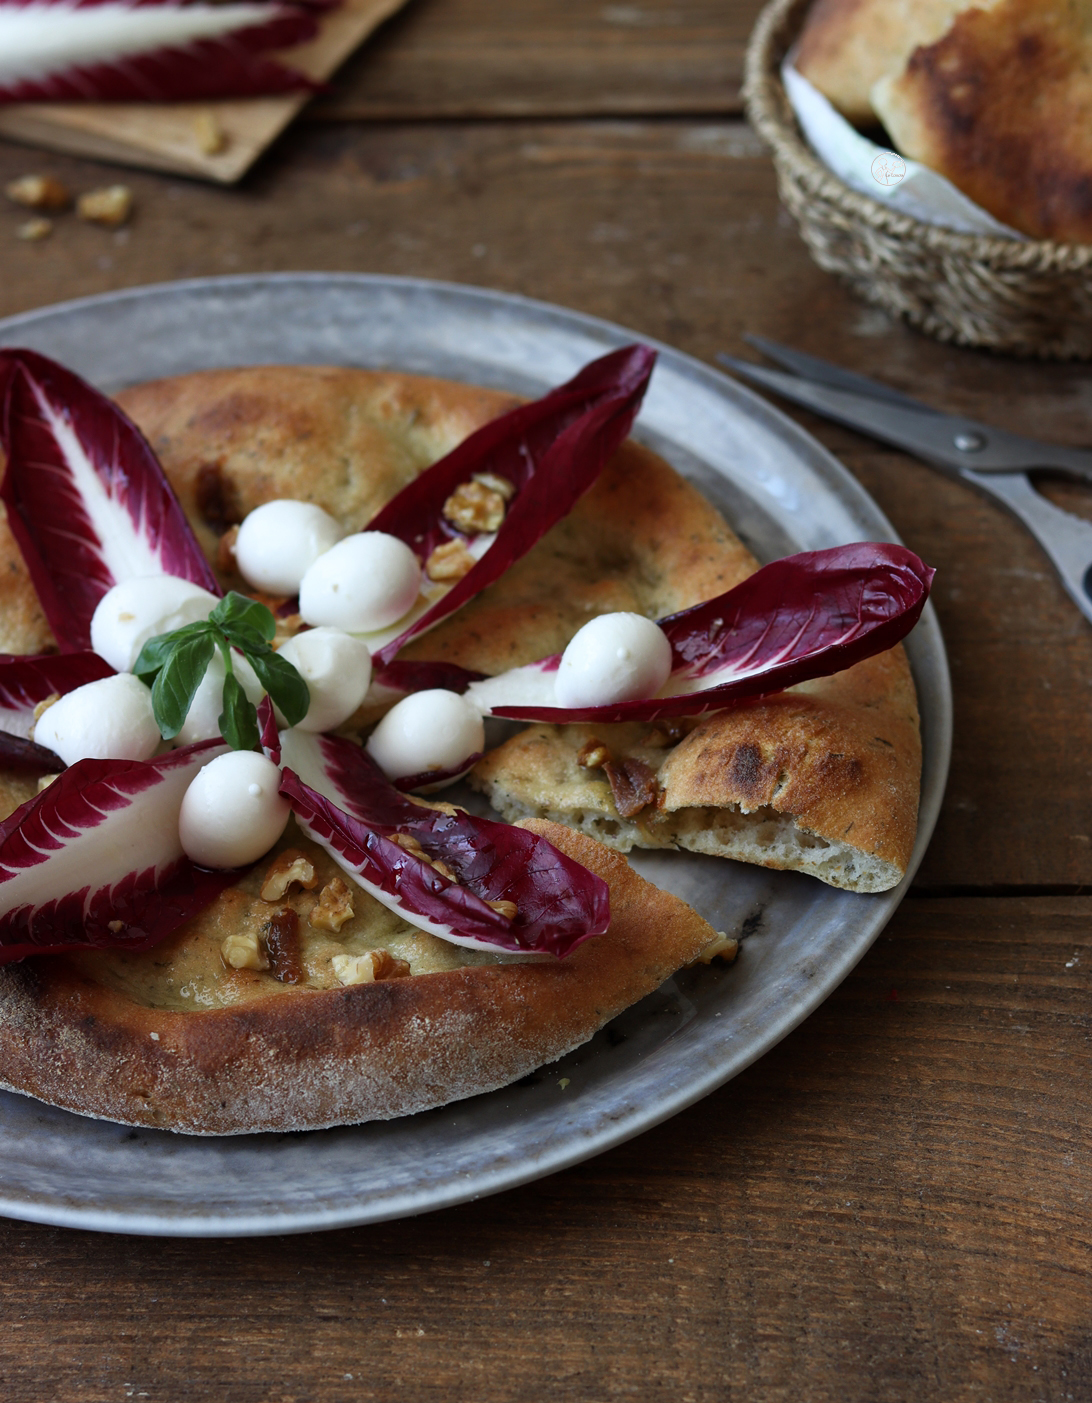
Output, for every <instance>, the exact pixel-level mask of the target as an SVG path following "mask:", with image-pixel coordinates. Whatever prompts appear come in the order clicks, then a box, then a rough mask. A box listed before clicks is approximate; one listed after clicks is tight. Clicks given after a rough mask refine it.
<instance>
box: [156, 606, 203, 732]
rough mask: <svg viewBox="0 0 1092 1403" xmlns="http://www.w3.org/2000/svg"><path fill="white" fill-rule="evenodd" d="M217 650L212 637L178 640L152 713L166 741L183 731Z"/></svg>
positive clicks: (162, 674) (158, 677) (164, 667)
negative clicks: (197, 692) (198, 690)
mask: <svg viewBox="0 0 1092 1403" xmlns="http://www.w3.org/2000/svg"><path fill="white" fill-rule="evenodd" d="M179 632H181V630H179ZM215 646H216V645H215V644H214V643H213V641H212V636H211V634H209V633H200V634H191V635H190V636H189V637H188V638H182V639H178V638H177V636H175V646H174V647H173V649H172V650H171V653H170V655H169V657H168V658H167V659H166V661H165V662H164V663H163V665H162V667H161V668H160V670H159V672H158V674H157V675H156V679H155V683H154V685H153V687H152V712H153V714H154V716H155V719H156V722H157V724H158V726H159V734H160V735H161V736H162V737H163V739H164V740H172V739H173V738H174V737H175V736H176V735H177V734H178V733H179V731H180V730H181V729H182V726H183V723H184V722H185V720H186V717H187V715H188V714H189V709H190V707H191V706H192V705H193V698H194V694H195V693H196V691H197V689H198V687H200V685H201V682H202V680H203V679H204V676H205V673H206V672H207V671H208V666H209V663H210V662H211V661H212V654H213V651H214V649H215Z"/></svg>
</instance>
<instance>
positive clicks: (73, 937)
mask: <svg viewBox="0 0 1092 1403" xmlns="http://www.w3.org/2000/svg"><path fill="white" fill-rule="evenodd" d="M226 749H227V747H226V746H224V745H223V744H222V743H218V742H216V741H204V742H202V743H201V744H200V745H193V746H187V747H186V748H185V749H182V750H176V751H173V752H172V753H171V754H170V755H164V756H162V757H160V758H159V759H157V760H147V761H142V760H80V761H77V763H76V764H75V765H72V766H70V767H69V768H68V769H67V770H65V771H64V773H63V774H61V775H59V776H58V777H57V778H56V779H55V780H54V781H53V783H52V784H50V785H49V786H48V788H46V789H45V790H43V791H42V793H41V794H39V795H36V796H35V798H33V799H30V800H28V802H27V803H25V804H23V805H22V807H21V808H18V809H16V811H15V812H14V813H13V814H12V815H11V817H10V818H8V819H5V821H4V822H3V823H2V824H0V964H6V963H9V962H10V961H12V960H21V959H23V958H24V956H26V955H46V954H59V953H60V952H62V951H64V950H79V949H88V948H90V949H117V950H144V949H147V948H148V947H149V946H151V945H155V944H157V943H158V942H159V941H160V940H163V939H164V938H165V937H166V936H168V935H170V934H171V932H172V931H174V930H177V928H178V927H179V926H180V925H182V924H183V923H184V922H186V921H188V920H190V919H191V917H193V916H195V915H196V914H197V913H198V912H199V911H201V910H202V909H203V908H204V907H205V906H207V905H208V904H209V902H210V901H212V900H213V899H214V898H215V897H216V896H218V895H219V893H220V892H221V891H223V890H224V888H225V887H227V886H230V885H231V883H232V882H234V881H236V880H237V879H238V875H239V874H238V873H237V872H208V871H206V870H204V869H203V868H199V867H195V866H194V865H193V863H191V862H190V861H189V859H188V858H187V857H186V856H185V854H184V853H183V851H182V845H181V843H180V842H179V838H178V813H179V809H180V808H181V805H182V797H183V795H184V794H185V792H186V789H187V787H188V786H189V783H190V781H191V780H192V779H193V777H194V775H195V774H196V773H197V772H198V770H199V769H200V768H201V767H202V765H205V764H207V763H208V761H209V760H212V759H214V758H215V757H216V756H217V755H220V754H223V753H224V751H225V750H226Z"/></svg>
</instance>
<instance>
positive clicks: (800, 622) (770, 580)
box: [467, 542, 936, 723]
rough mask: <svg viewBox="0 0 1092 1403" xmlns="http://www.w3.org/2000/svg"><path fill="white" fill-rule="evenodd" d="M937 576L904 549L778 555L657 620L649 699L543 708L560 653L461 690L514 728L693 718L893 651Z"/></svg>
mask: <svg viewBox="0 0 1092 1403" xmlns="http://www.w3.org/2000/svg"><path fill="white" fill-rule="evenodd" d="M935 573H936V572H935V571H934V570H933V569H931V568H930V567H929V566H928V565H925V564H923V562H922V561H921V560H919V559H918V557H917V556H916V555H915V554H914V553H913V551H909V550H906V549H905V547H903V546H895V545H889V544H884V543H875V542H866V543H862V544H856V545H849V546H836V547H835V548H834V549H833V550H823V551H808V552H805V553H804V554H802V555H790V556H786V557H785V559H784V560H775V561H774V562H773V563H772V564H770V565H766V566H764V567H763V568H762V569H761V570H758V571H756V572H755V574H753V575H751V576H750V577H749V578H748V579H746V580H744V581H743V583H742V584H739V585H737V586H736V587H735V589H732V590H729V591H728V592H727V594H722V595H719V596H718V597H717V598H716V599H710V600H707V601H706V602H705V603H704V604H697V605H695V606H694V607H693V608H692V609H684V610H683V611H682V613H679V614H672V615H671V616H670V617H669V618H666V619H661V620H660V627H661V628H662V629H663V631H664V633H666V634H667V637H668V640H669V641H670V643H671V651H672V661H673V668H672V672H671V676H670V677H669V678H668V681H667V683H666V685H665V686H664V687H663V688H661V690H660V694H659V696H656V697H650V698H649V699H647V700H644V701H626V702H615V703H612V704H610V705H608V706H586V707H577V708H564V707H559V706H557V705H556V703H555V701H554V679H555V676H556V674H557V669H558V664H559V663H560V661H561V657H560V654H555V655H554V656H553V657H549V658H543V659H542V660H541V661H539V662H536V663H530V664H528V665H527V666H526V667H519V668H513V669H512V670H511V671H510V672H503V673H501V674H500V675H499V676H497V677H491V678H489V679H488V680H487V681H485V682H475V683H472V684H471V686H470V687H469V688H468V690H467V695H468V696H470V697H472V698H473V699H474V701H475V702H476V703H477V704H478V705H479V706H480V707H481V708H482V710H483V711H484V712H486V714H488V715H492V716H500V717H505V718H507V719H510V720H514V721H555V722H569V721H599V722H603V723H606V722H611V721H655V720H657V719H658V718H659V717H667V716H697V715H700V714H701V713H702V712H704V711H713V710H716V709H718V708H719V707H723V706H728V705H729V704H730V703H731V702H733V701H739V700H741V699H743V698H746V697H756V696H765V695H766V694H768V693H770V692H779V691H782V690H783V689H784V688H786V687H793V686H795V685H796V684H797V683H798V682H807V681H809V680H810V679H811V678H814V677H829V676H830V675H831V674H832V673H835V672H842V671H843V670H844V669H845V668H847V667H852V666H853V664H854V663H857V662H860V661H861V660H862V659H863V658H870V657H872V656H873V655H874V654H876V653H882V652H884V651H885V650H886V649H888V648H893V647H894V645H895V644H896V643H898V642H899V640H900V639H902V638H905V636H906V635H907V634H908V633H909V632H910V630H911V629H912V628H913V627H914V625H915V624H916V623H917V621H918V619H919V617H920V616H921V611H922V609H923V608H924V607H925V601H926V599H928V597H929V587H930V585H931V584H932V580H933V576H934V574H935Z"/></svg>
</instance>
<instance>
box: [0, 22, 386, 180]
mask: <svg viewBox="0 0 1092 1403" xmlns="http://www.w3.org/2000/svg"><path fill="white" fill-rule="evenodd" d="M402 3H403V0H343V3H342V4H341V5H340V6H339V8H338V9H337V10H335V11H334V12H333V13H332V14H329V15H326V16H325V17H324V18H323V20H322V27H321V29H320V30H319V32H318V34H316V36H315V37H314V39H312V40H311V41H310V42H309V43H307V44H299V45H297V46H296V47H295V48H294V49H290V50H285V51H284V53H283V54H279V55H276V57H279V58H284V59H285V61H286V62H287V63H288V64H289V65H290V66H291V67H293V68H295V69H297V70H298V71H299V72H301V73H304V74H306V75H307V77H308V78H311V79H313V80H315V81H325V80H326V79H327V78H329V77H330V75H331V74H332V73H333V72H334V70H335V69H336V68H337V67H338V65H339V64H340V63H341V62H342V61H343V60H344V59H345V58H346V57H347V56H348V55H349V54H351V53H352V52H353V50H354V49H356V48H357V47H358V46H359V45H360V44H362V43H363V41H364V40H365V39H366V38H367V36H368V35H369V34H371V32H372V31H373V30H374V29H375V28H376V26H377V25H379V24H381V23H382V21H383V20H385V19H386V18H387V17H388V16H389V15H391V14H392V13H393V12H394V11H395V10H396V9H397V8H398V7H399V6H400V5H401V4H402ZM309 98H310V94H309V93H307V92H299V93H289V94H287V95H282V96H280V97H261V98H240V99H237V100H236V101H223V102H171V103H156V102H106V103H99V102H71V103H69V102H26V103H14V104H12V105H10V106H4V107H0V136H6V137H9V138H11V139H13V140H15V141H25V142H27V143H28V145H30V146H40V147H43V148H44V149H46V150H47V151H69V152H72V153H74V154H75V155H82V156H94V157H96V158H98V159H100V160H106V161H120V162H122V164H124V165H135V166H142V167H144V168H146V169H148V168H150V169H152V170H163V171H171V172H173V173H177V174H181V175H194V176H201V177H204V178H205V179H206V180H216V181H220V182H221V183H223V184H228V185H230V184H232V183H233V182H234V181H236V180H238V179H239V178H240V176H242V175H243V173H244V172H245V171H248V170H249V169H250V167H251V166H252V165H253V164H254V162H255V161H256V160H257V159H258V157H259V156H260V155H261V153H262V152H263V151H264V150H265V149H266V147H267V146H269V145H270V143H271V142H273V141H275V140H276V138H277V137H278V136H279V135H280V134H281V132H282V131H284V129H285V127H287V126H288V124H289V122H290V121H291V120H292V118H293V117H295V116H296V115H297V113H298V112H299V111H300V109H301V108H302V107H303V106H304V105H305V104H306V103H307V102H308V100H309ZM209 122H211V123H212V124H213V129H214V130H216V131H217V132H218V133H219V134H220V138H221V141H222V146H221V148H220V149H219V150H217V151H209V150H207V149H206V148H205V146H204V145H203V141H202V135H201V132H200V125H201V124H208V123H209Z"/></svg>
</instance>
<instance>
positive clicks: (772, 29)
mask: <svg viewBox="0 0 1092 1403" xmlns="http://www.w3.org/2000/svg"><path fill="white" fill-rule="evenodd" d="M810 3H811V0H770V3H769V4H768V5H766V7H765V8H764V9H763V10H762V12H761V14H760V15H759V17H758V19H757V20H756V22H755V27H754V29H753V30H752V31H751V38H750V42H749V43H748V45H747V56H746V61H745V67H744V83H743V100H744V104H745V106H746V111H747V118H748V120H749V121H750V123H751V125H752V126H753V127H754V129H755V130H756V131H757V132H758V134H759V135H760V136H761V137H762V139H763V140H764V141H765V142H766V144H767V146H769V147H770V148H771V150H772V151H773V154H774V158H775V160H776V161H777V162H778V164H780V165H782V166H784V167H786V168H787V170H788V173H789V174H790V175H791V176H792V177H793V178H794V179H795V180H796V181H797V182H798V183H799V184H800V185H802V186H803V187H804V188H805V189H806V190H807V191H808V193H809V194H812V195H814V196H816V197H817V198H819V199H821V200H826V201H828V202H829V203H830V204H833V205H835V206H836V207H837V208H838V209H840V210H841V211H842V213H843V214H845V215H847V216H849V217H851V218H853V219H857V220H862V221H864V222H865V223H866V224H868V225H871V226H872V227H873V228H874V229H877V230H880V231H882V232H883V233H885V234H889V235H892V236H893V237H895V238H900V239H905V240H908V241H909V242H911V243H916V244H918V245H919V246H922V247H925V248H928V249H929V250H931V251H932V252H935V253H940V254H948V255H952V256H955V257H959V258H961V259H965V260H971V259H973V260H974V261H975V262H978V263H984V264H987V265H989V266H990V267H992V268H997V269H1001V268H1006V269H1017V268H1026V269H1028V270H1035V271H1039V272H1046V271H1050V270H1055V271H1058V272H1080V271H1083V270H1084V269H1085V268H1088V267H1090V266H1092V244H1060V243H1055V242H1054V241H1052V240H1048V239H1022V240H1020V239H1004V238H999V237H998V236H996V235H993V234H961V233H958V232H957V231H956V230H954V229H945V228H943V227H942V226H941V225H938V224H927V223H926V222H925V221H924V220H921V219H916V218H915V217H914V216H913V215H910V214H902V213H899V212H898V211H896V210H893V209H890V208H888V207H887V206H886V205H882V204H880V202H879V201H878V200H874V199H872V198H871V197H870V196H868V195H862V194H859V193H858V192H857V191H856V190H853V189H851V188H850V187H849V186H848V185H847V184H846V183H845V181H843V180H842V179H841V178H840V177H839V176H837V175H835V174H834V172H833V171H832V170H830V168H829V167H828V166H825V165H824V164H823V163H822V161H820V160H819V158H818V157H817V156H816V155H815V154H814V152H813V151H812V150H811V148H810V147H809V146H808V145H807V143H806V141H805V140H804V138H803V136H802V135H801V133H800V130H799V128H798V127H797V125H796V118H795V115H794V113H793V110H792V106H791V104H790V103H789V99H788V95H787V93H786V92H785V85H784V83H783V82H782V81H781V62H782V60H783V59H784V57H785V54H786V53H787V52H788V50H789V48H790V47H791V44H792V41H793V40H794V39H795V38H796V35H797V33H798V32H799V29H800V24H801V21H802V20H803V16H804V11H805V10H806V8H807V6H808V5H809V4H810Z"/></svg>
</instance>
